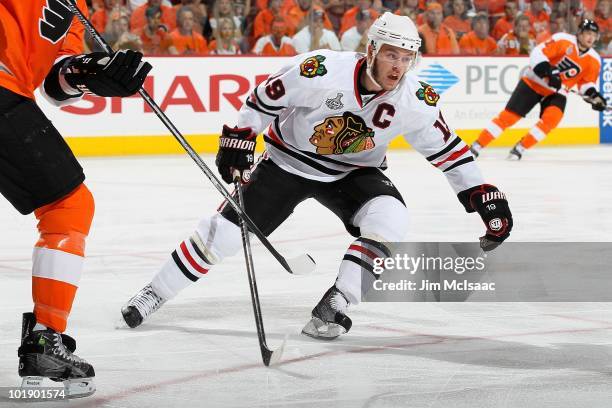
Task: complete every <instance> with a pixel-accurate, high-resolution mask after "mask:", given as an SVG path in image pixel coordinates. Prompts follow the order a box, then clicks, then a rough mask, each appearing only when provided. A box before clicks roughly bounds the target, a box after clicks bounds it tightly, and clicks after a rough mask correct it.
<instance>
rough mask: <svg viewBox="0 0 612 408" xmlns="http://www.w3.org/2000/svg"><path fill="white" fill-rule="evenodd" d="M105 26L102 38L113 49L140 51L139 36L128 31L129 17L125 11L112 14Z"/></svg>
mask: <svg viewBox="0 0 612 408" xmlns="http://www.w3.org/2000/svg"><path fill="white" fill-rule="evenodd" d="M126 11H127V10H126ZM106 27H107V29H106V31H105V32H104V38H105V40H106V41H107V42H108V44H109V45H110V46H111V47H112V48H113V49H114V50H133V51H140V52H142V42H141V41H140V37H138V36H137V35H136V34H133V33H132V32H130V19H129V17H128V16H127V15H126V14H125V13H123V14H121V13H118V14H113V15H112V16H111V20H110V21H109V22H108V24H107V25H106Z"/></svg>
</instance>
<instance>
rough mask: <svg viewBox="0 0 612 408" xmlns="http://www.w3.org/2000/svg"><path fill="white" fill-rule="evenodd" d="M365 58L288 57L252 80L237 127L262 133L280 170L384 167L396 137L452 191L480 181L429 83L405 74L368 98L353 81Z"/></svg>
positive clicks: (331, 173)
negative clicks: (263, 78)
mask: <svg viewBox="0 0 612 408" xmlns="http://www.w3.org/2000/svg"><path fill="white" fill-rule="evenodd" d="M364 64H365V57H364V56H363V55H362V54H359V53H355V52H338V51H329V50H317V51H313V52H310V53H306V54H301V55H298V56H296V57H294V58H293V59H292V61H291V63H289V64H288V65H287V66H285V67H284V68H283V69H281V70H280V71H279V72H278V73H277V74H275V75H272V76H270V78H268V80H267V81H265V82H263V83H261V84H260V85H259V86H257V87H256V88H255V89H254V90H253V92H252V93H251V95H250V96H249V98H248V99H247V101H246V103H245V104H244V105H243V107H242V109H241V110H240V113H239V120H238V126H239V127H251V128H252V129H253V131H254V132H257V133H261V132H263V134H264V140H265V142H266V150H267V153H268V155H269V156H270V158H271V159H272V161H273V162H274V163H276V164H277V165H278V166H280V167H281V168H282V169H284V170H285V171H288V172H290V173H293V174H296V175H298V176H302V177H305V178H308V179H313V180H318V181H323V182H331V181H335V180H338V179H340V178H342V177H344V176H345V175H346V174H347V173H348V172H350V171H352V170H355V169H358V168H361V167H377V168H381V169H384V168H386V152H387V146H388V145H389V143H390V142H391V141H392V140H393V139H394V138H395V137H396V136H398V135H400V134H401V135H403V136H404V138H405V139H406V141H407V142H408V143H410V144H411V145H412V146H413V147H414V148H415V149H416V150H417V151H418V152H419V153H421V154H422V155H424V156H425V157H426V159H427V160H428V161H429V162H430V163H431V164H432V165H433V166H435V167H437V168H439V169H440V170H442V171H443V172H444V174H445V175H446V176H447V178H448V180H449V182H450V184H451V186H452V187H453V189H454V190H455V192H456V193H458V192H460V191H463V190H466V189H468V188H470V187H473V186H476V185H480V184H483V183H484V181H483V179H482V176H481V173H480V171H479V169H478V167H477V166H476V164H475V163H474V158H473V156H472V154H471V153H470V151H469V147H468V146H467V145H466V144H465V143H464V142H463V141H462V140H461V139H460V138H459V137H458V136H457V135H456V134H455V133H454V131H453V130H451V129H450V128H449V127H448V125H447V124H446V122H445V120H444V118H443V116H442V113H441V112H440V109H439V108H438V107H437V103H438V99H439V96H438V94H436V92H435V91H434V89H433V88H432V87H431V86H429V85H428V84H426V83H424V82H420V81H418V80H417V78H416V77H415V76H414V74H412V73H410V72H409V73H407V74H406V75H405V76H404V78H403V79H402V81H401V82H400V84H399V85H398V87H397V88H395V89H394V90H393V91H390V92H384V91H381V92H379V93H377V94H375V95H370V96H369V97H367V99H366V97H363V96H361V95H360V94H359V91H358V86H357V81H358V73H359V72H360V68H362V66H363V65H364Z"/></svg>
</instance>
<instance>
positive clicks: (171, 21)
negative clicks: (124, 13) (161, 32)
mask: <svg viewBox="0 0 612 408" xmlns="http://www.w3.org/2000/svg"><path fill="white" fill-rule="evenodd" d="M161 3H162V1H161V0H147V2H146V3H145V4H143V5H141V6H140V7H138V8H137V9H135V10H134V11H133V12H132V17H131V18H130V26H131V27H132V30H140V29H142V28H144V26H145V25H147V18H146V16H145V13H146V11H147V7H151V6H158V7H159V8H160V9H161V12H162V17H161V20H162V22H163V23H164V25H165V26H166V27H168V29H170V30H173V29H174V28H176V18H175V16H176V12H175V11H174V9H173V8H172V7H169V6H164V5H162V4H161Z"/></svg>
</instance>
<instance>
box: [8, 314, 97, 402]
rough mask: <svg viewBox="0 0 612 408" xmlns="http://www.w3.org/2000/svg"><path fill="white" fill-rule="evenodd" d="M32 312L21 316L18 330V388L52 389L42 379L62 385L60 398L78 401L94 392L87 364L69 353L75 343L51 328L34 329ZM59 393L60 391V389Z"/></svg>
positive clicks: (91, 373)
mask: <svg viewBox="0 0 612 408" xmlns="http://www.w3.org/2000/svg"><path fill="white" fill-rule="evenodd" d="M35 325H36V318H35V316H34V313H24V314H23V321H22V327H21V346H20V347H19V349H18V350H17V354H18V355H19V376H20V377H22V383H21V388H22V389H33V388H34V389H36V388H40V387H52V386H53V385H52V384H49V383H48V382H47V381H45V380H46V379H49V380H51V381H54V382H62V383H63V392H62V393H61V394H59V395H58V396H59V397H60V398H62V399H63V398H81V397H87V396H89V395H92V394H93V393H94V392H95V391H96V386H95V385H94V383H93V377H95V375H96V374H95V372H94V369H93V367H92V366H91V364H89V363H88V362H87V361H85V360H83V359H82V358H80V357H78V356H76V355H75V354H73V352H74V351H75V350H76V342H75V340H74V339H73V338H72V337H70V336H68V335H66V334H60V333H57V332H56V331H55V330H53V329H46V330H36V331H34V330H33V328H34V326H35ZM60 391H61V390H60Z"/></svg>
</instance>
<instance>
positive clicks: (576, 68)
mask: <svg viewBox="0 0 612 408" xmlns="http://www.w3.org/2000/svg"><path fill="white" fill-rule="evenodd" d="M557 68H558V69H559V72H560V73H562V74H565V77H566V78H568V79H569V78H574V77H575V76H576V75H578V74H579V73H580V65H578V64H576V63H575V62H574V61H572V60H571V59H570V58H569V57H563V59H562V60H561V62H559V63H558V64H557Z"/></svg>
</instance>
